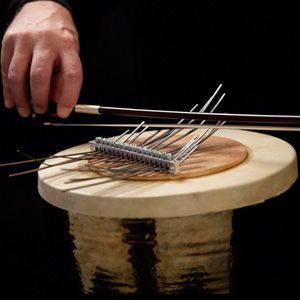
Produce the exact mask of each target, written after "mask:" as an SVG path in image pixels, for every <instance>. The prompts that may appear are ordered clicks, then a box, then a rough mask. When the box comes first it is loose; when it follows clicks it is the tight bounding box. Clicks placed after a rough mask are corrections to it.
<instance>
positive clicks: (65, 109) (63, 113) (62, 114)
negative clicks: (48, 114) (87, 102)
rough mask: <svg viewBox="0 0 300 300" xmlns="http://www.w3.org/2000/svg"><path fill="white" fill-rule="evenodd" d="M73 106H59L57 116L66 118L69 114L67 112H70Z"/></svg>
mask: <svg viewBox="0 0 300 300" xmlns="http://www.w3.org/2000/svg"><path fill="white" fill-rule="evenodd" d="M72 109H73V108H69V107H60V108H59V109H58V111H57V114H58V116H59V117H61V118H66V117H68V116H69V114H70V113H71V111H72Z"/></svg>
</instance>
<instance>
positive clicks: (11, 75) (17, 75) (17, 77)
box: [7, 68, 24, 84]
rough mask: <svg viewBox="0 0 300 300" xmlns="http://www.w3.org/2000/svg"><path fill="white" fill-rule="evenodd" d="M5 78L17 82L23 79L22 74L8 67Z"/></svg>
mask: <svg viewBox="0 0 300 300" xmlns="http://www.w3.org/2000/svg"><path fill="white" fill-rule="evenodd" d="M7 79H8V81H9V82H10V83H14V84H19V83H22V82H23V81H24V79H23V77H22V75H21V74H20V73H19V72H18V71H17V70H16V69H15V68H10V69H9V71H8V74H7Z"/></svg>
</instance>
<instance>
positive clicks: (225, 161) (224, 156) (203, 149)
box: [128, 136, 248, 180]
mask: <svg viewBox="0 0 300 300" xmlns="http://www.w3.org/2000/svg"><path fill="white" fill-rule="evenodd" d="M189 140H190V137H186V138H183V139H182V140H180V141H179V142H176V143H175V145H172V146H170V147H166V148H165V149H164V151H165V152H171V151H172V150H174V148H178V147H182V146H184V144H185V143H186V142H188V141H189ZM247 154H248V151H247V148H246V147H245V146H244V145H243V144H241V143H239V142H237V141H235V140H233V139H230V138H225V137H219V136H211V137H209V138H208V139H207V140H205V141H204V142H203V143H201V144H200V145H199V147H198V148H197V149H196V150H195V151H194V152H193V153H192V154H191V155H190V156H189V157H188V158H187V159H186V160H184V161H183V162H182V163H181V164H180V165H179V172H178V173H177V174H176V175H175V174H170V173H157V172H153V173H151V174H150V175H147V174H146V175H142V176H137V177H128V179H130V180H177V179H183V178H193V177H199V176H204V175H210V174H214V173H217V172H221V171H223V170H226V169H228V168H230V167H233V166H235V165H237V164H239V163H241V162H242V161H244V160H245V159H246V157H247Z"/></svg>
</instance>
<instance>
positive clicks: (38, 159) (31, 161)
mask: <svg viewBox="0 0 300 300" xmlns="http://www.w3.org/2000/svg"><path fill="white" fill-rule="evenodd" d="M93 153H96V151H85V152H80V153H70V154H66V155H53V156H46V157H39V158H33V159H27V160H21V161H13V162H9V163H4V164H0V167H10V166H16V165H21V164H28V163H33V162H43V161H44V160H45V159H47V160H48V159H55V158H65V157H70V156H74V155H83V154H93Z"/></svg>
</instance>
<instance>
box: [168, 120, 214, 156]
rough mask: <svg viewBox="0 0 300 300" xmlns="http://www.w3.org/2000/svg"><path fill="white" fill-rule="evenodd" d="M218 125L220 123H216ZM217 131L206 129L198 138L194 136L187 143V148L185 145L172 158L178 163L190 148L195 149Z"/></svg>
mask: <svg viewBox="0 0 300 300" xmlns="http://www.w3.org/2000/svg"><path fill="white" fill-rule="evenodd" d="M218 123H219V124H220V121H219V122H218ZM216 130H217V129H207V130H205V131H204V132H203V133H202V134H201V135H200V136H198V135H195V136H193V138H192V139H191V140H190V141H189V142H188V143H187V144H188V147H186V145H187V144H186V145H185V146H184V147H183V148H182V149H183V151H181V150H182V149H180V150H179V151H178V152H177V153H175V154H174V156H173V158H176V159H177V160H178V161H180V157H182V156H183V155H185V154H186V153H188V152H189V151H190V150H191V149H192V148H194V147H195V148H196V147H197V146H198V145H199V144H200V143H201V142H203V141H204V140H206V139H207V138H209V137H210V136H211V135H212V134H213V133H214V132H216Z"/></svg>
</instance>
